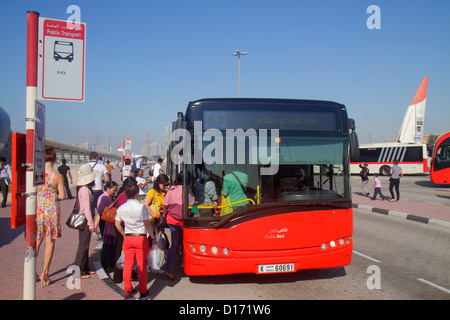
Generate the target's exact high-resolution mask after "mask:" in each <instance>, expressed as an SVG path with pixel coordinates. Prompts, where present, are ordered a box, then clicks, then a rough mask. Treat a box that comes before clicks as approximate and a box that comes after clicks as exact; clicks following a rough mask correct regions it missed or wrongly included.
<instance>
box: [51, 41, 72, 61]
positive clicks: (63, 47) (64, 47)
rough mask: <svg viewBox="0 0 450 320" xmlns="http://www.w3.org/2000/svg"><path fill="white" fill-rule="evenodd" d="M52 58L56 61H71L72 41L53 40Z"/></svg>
mask: <svg viewBox="0 0 450 320" xmlns="http://www.w3.org/2000/svg"><path fill="white" fill-rule="evenodd" d="M53 58H54V59H55V60H56V61H59V60H67V61H69V62H72V60H73V43H72V42H67V41H55V46H54V49H53Z"/></svg>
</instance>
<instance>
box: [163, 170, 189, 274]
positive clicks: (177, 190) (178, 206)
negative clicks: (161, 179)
mask: <svg viewBox="0 0 450 320" xmlns="http://www.w3.org/2000/svg"><path fill="white" fill-rule="evenodd" d="M187 192H188V202H189V205H192V204H194V202H195V197H194V194H193V193H192V192H191V191H190V190H187ZM163 204H164V206H163V208H164V213H163V214H164V216H165V217H166V221H167V224H168V226H169V229H170V235H171V240H172V243H171V246H170V249H169V253H168V254H167V264H166V270H165V272H164V275H165V276H166V277H167V278H169V279H170V280H172V281H174V280H175V276H174V275H173V271H174V266H175V257H176V255H177V253H178V247H179V246H180V243H181V241H182V239H183V225H184V217H183V172H180V173H179V174H178V176H177V179H176V180H175V185H174V186H172V187H170V188H169V190H167V193H166V196H165V197H164V202H163Z"/></svg>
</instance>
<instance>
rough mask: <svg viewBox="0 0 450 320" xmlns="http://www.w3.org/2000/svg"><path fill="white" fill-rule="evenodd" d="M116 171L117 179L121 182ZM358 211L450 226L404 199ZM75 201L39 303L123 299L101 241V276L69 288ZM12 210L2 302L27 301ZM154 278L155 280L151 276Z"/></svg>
mask: <svg viewBox="0 0 450 320" xmlns="http://www.w3.org/2000/svg"><path fill="white" fill-rule="evenodd" d="M115 174H118V171H116V170H115V172H113V179H114V180H115V181H118V179H117V178H116V176H115ZM353 202H354V207H355V208H361V209H367V210H371V211H372V212H376V213H381V214H389V215H396V216H399V217H402V218H405V219H410V220H415V221H419V222H423V223H435V224H440V225H442V226H444V227H450V207H449V206H444V205H439V204H430V203H425V202H419V201H411V200H401V201H400V202H389V201H381V200H375V201H371V200H370V199H369V198H366V197H363V196H361V195H360V194H358V193H354V194H353ZM74 203H75V199H73V200H63V201H61V215H62V217H61V222H62V238H60V239H57V240H56V247H55V253H54V256H53V261H52V265H51V268H50V278H51V279H52V283H51V284H50V286H48V287H44V288H41V287H40V283H39V282H36V300H123V299H124V298H125V296H126V295H125V294H124V292H123V291H122V289H121V288H122V287H123V286H122V285H117V284H114V283H113V282H112V280H111V279H110V278H109V277H108V275H107V274H106V273H105V272H104V271H103V269H102V268H101V265H100V262H99V260H100V259H99V248H101V241H98V240H95V239H94V238H92V239H91V246H90V253H91V256H90V261H91V266H92V269H93V270H97V273H96V274H95V275H93V276H91V277H90V279H86V280H81V289H69V288H68V286H67V281H68V279H69V276H70V275H69V274H68V273H67V272H66V271H67V267H68V266H70V265H71V264H72V263H73V261H74V258H75V253H76V250H77V246H78V231H76V230H72V229H69V228H68V227H67V226H66V225H65V221H66V219H67V217H68V215H69V213H70V212H71V210H72V208H73V205H74ZM10 211H11V207H10V205H9V204H8V206H7V207H6V208H0V270H1V271H0V288H2V290H0V300H22V299H23V266H24V252H25V240H24V226H21V227H19V228H17V229H11V227H10V223H11V220H10V216H11V213H10ZM44 250H45V244H43V245H42V247H41V252H40V254H39V257H38V258H37V259H36V272H37V273H38V274H40V272H41V271H42V267H43V257H44ZM149 278H151V277H149Z"/></svg>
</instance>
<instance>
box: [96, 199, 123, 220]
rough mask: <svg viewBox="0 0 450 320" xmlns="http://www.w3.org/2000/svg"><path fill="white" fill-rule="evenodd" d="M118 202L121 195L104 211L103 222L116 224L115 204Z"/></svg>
mask: <svg viewBox="0 0 450 320" xmlns="http://www.w3.org/2000/svg"><path fill="white" fill-rule="evenodd" d="M117 200H119V195H118V196H117V198H116V200H114V202H113V203H111V204H110V205H109V206H107V207H105V209H103V212H102V215H101V217H100V218H101V219H102V220H103V221H105V222H109V223H113V224H114V223H116V215H117V207H116V206H115V204H116V202H117Z"/></svg>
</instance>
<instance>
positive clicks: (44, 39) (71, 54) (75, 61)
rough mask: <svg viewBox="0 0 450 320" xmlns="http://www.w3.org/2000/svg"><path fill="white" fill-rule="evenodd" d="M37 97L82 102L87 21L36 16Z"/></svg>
mask: <svg viewBox="0 0 450 320" xmlns="http://www.w3.org/2000/svg"><path fill="white" fill-rule="evenodd" d="M38 50H39V60H38V87H37V98H38V100H59V101H73V102H84V95H85V91H84V87H85V54H86V24H85V23H75V24H74V23H71V22H67V21H64V20H55V19H48V18H39V49H38Z"/></svg>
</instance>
